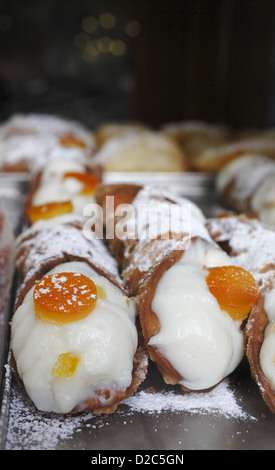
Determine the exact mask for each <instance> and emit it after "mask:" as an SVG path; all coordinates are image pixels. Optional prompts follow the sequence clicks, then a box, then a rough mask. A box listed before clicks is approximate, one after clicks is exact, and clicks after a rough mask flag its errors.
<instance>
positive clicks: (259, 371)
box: [208, 215, 275, 413]
mask: <svg viewBox="0 0 275 470" xmlns="http://www.w3.org/2000/svg"><path fill="white" fill-rule="evenodd" d="M208 228H209V232H210V234H211V235H212V237H213V238H214V239H215V240H216V241H217V243H219V244H220V245H221V246H223V247H224V248H225V249H226V250H227V252H228V253H229V255H230V256H231V258H232V259H233V260H234V262H235V263H236V264H238V265H239V266H242V267H244V268H245V269H248V270H249V271H250V272H251V273H253V275H254V277H255V279H256V281H257V284H258V286H259V296H258V299H257V301H256V303H255V305H254V307H253V308H252V310H251V313H250V315H249V317H248V320H247V322H246V325H245V329H244V333H245V342H246V355H247V358H248V361H249V365H250V369H251V375H252V377H253V379H254V380H255V382H256V383H257V385H258V387H259V391H260V393H261V395H262V397H263V399H264V401H265V402H266V404H267V405H268V406H269V408H270V409H271V411H272V412H273V413H274V412H275V370H274V357H275V337H274V320H275V303H274V299H275V253H274V246H275V231H274V230H272V229H270V228H267V227H266V226H264V225H263V224H261V222H259V221H258V220H255V219H249V218H247V217H246V216H244V215H240V216H228V217H222V218H218V219H213V220H211V221H209V222H208Z"/></svg>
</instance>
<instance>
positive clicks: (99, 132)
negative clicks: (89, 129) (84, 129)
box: [93, 121, 148, 148]
mask: <svg viewBox="0 0 275 470" xmlns="http://www.w3.org/2000/svg"><path fill="white" fill-rule="evenodd" d="M144 131H148V127H147V126H146V125H145V124H142V123H140V122H136V121H129V122H104V123H102V124H100V125H99V126H98V127H97V128H96V129H95V130H94V133H93V135H94V138H95V141H96V145H97V148H101V147H102V146H103V145H104V144H106V142H107V141H108V140H110V139H113V138H116V137H121V136H125V135H129V134H133V133H138V134H139V133H141V132H144Z"/></svg>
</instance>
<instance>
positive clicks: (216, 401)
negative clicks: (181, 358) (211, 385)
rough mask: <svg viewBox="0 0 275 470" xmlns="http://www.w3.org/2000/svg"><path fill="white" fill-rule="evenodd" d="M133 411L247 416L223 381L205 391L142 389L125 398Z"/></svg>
mask: <svg viewBox="0 0 275 470" xmlns="http://www.w3.org/2000/svg"><path fill="white" fill-rule="evenodd" d="M126 404H127V405H128V406H129V407H130V409H131V410H133V411H138V412H142V413H162V412H164V411H172V412H176V413H177V412H183V411H184V412H191V413H202V414H207V413H217V414H222V415H223V416H224V417H226V418H247V414H246V413H245V412H244V411H243V410H242V409H241V407H240V406H239V405H238V403H237V401H236V398H235V396H234V393H233V392H232V391H231V390H230V387H229V384H228V383H227V382H226V381H224V382H222V383H220V384H219V385H218V386H217V387H216V388H215V389H214V390H212V391H211V392H206V393H196V392H186V393H184V392H183V393H181V394H179V393H175V392H174V391H172V392H157V393H146V391H144V390H142V391H140V392H139V393H137V394H136V395H135V396H133V397H130V398H128V399H127V400H126Z"/></svg>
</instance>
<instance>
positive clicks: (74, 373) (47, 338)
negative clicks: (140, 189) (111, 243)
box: [11, 225, 148, 413]
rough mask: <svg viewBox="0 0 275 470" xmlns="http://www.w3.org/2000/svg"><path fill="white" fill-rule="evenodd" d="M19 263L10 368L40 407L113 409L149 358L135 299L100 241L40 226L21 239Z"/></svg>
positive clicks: (71, 229) (133, 387)
mask: <svg viewBox="0 0 275 470" xmlns="http://www.w3.org/2000/svg"><path fill="white" fill-rule="evenodd" d="M30 267H31V268H30ZM17 269H18V271H19V272H20V273H21V275H22V277H23V283H22V286H21V288H20V289H19V293H18V295H17V299H16V305H15V312H14V315H13V317H12V323H11V350H12V368H13V370H14V373H15V375H16V377H17V379H18V380H19V382H20V384H21V385H22V386H23V387H24V388H25V390H26V392H27V394H28V395H29V397H30V398H31V400H32V401H33V403H34V404H35V406H36V407H37V409H39V410H41V411H45V412H54V413H75V412H83V411H90V410H92V411H93V412H95V413H112V412H113V411H115V409H116V408H117V406H118V404H119V403H120V402H121V401H122V400H124V399H125V398H127V397H128V396H130V395H132V394H133V393H134V392H135V391H136V389H137V387H138V386H139V385H140V383H141V382H142V381H143V380H144V379H145V376H146V372H147V365H148V358H147V352H146V350H145V348H144V346H143V342H142V336H141V335H140V332H139V326H138V318H137V316H136V303H135V301H134V299H133V298H130V297H129V295H128V293H127V289H126V287H125V285H124V283H123V282H122V280H121V278H120V276H119V273H118V270H117V265H116V263H115V261H114V259H113V257H111V255H110V254H109V252H108V250H107V249H106V247H105V245H104V244H103V242H102V241H101V240H98V239H93V240H89V241H87V240H86V239H85V237H84V236H83V232H82V230H80V228H76V227H75V226H70V225H62V226H59V228H54V229H51V230H49V229H48V230H40V231H37V232H35V233H32V235H31V236H30V235H28V236H27V237H26V238H25V239H22V240H21V242H20V244H19V246H18V250H17Z"/></svg>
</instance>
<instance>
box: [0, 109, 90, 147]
mask: <svg viewBox="0 0 275 470" xmlns="http://www.w3.org/2000/svg"><path fill="white" fill-rule="evenodd" d="M16 135H17V136H26V135H29V136H37V135H44V136H50V135H52V136H56V137H58V138H59V139H60V142H61V143H63V145H68V146H70V145H72V146H73V145H74V146H78V147H82V148H94V147H95V140H94V136H93V133H92V132H90V131H89V130H87V129H86V127H85V126H84V125H82V124H80V123H79V122H76V121H72V120H68V119H65V118H63V117H61V116H55V115H52V114H42V113H31V114H15V115H13V116H11V117H10V118H9V119H8V120H7V121H6V122H4V123H3V124H2V125H1V126H0V139H1V140H6V139H9V138H10V137H12V136H16Z"/></svg>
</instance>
